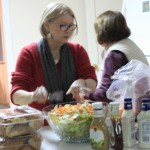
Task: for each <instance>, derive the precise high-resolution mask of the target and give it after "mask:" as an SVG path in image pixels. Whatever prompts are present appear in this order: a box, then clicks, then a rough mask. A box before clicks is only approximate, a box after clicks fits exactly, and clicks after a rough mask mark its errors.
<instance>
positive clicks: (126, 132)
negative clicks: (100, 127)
mask: <svg viewBox="0 0 150 150" xmlns="http://www.w3.org/2000/svg"><path fill="white" fill-rule="evenodd" d="M135 129H136V128H135V115H134V112H133V110H132V99H131V98H125V99H124V111H123V113H122V132H123V144H124V147H128V148H129V147H132V146H134V145H135V144H136V138H135Z"/></svg>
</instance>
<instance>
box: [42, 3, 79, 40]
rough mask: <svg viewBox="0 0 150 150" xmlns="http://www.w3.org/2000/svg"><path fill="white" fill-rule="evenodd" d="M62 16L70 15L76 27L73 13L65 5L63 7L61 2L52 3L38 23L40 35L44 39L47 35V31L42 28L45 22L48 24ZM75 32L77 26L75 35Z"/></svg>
mask: <svg viewBox="0 0 150 150" xmlns="http://www.w3.org/2000/svg"><path fill="white" fill-rule="evenodd" d="M64 14H69V15H71V16H72V17H73V18H74V21H75V23H76V25H77V20H76V17H75V15H74V12H73V11H72V9H71V8H70V7H68V6H67V5H65V4H63V3H61V2H52V3H50V4H48V5H47V6H46V9H45V11H44V13H43V15H42V18H41V22H40V33H41V35H42V36H43V37H44V38H47V34H48V33H47V30H46V28H45V26H44V23H45V22H46V21H49V22H51V21H54V20H56V19H57V18H59V17H61V16H63V15H64ZM77 31H78V25H77V30H76V33H77Z"/></svg>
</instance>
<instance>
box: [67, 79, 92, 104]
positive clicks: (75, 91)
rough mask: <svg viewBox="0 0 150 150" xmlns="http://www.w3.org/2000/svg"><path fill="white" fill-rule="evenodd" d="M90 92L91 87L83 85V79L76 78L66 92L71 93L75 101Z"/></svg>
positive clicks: (80, 99) (82, 99) (81, 99)
mask: <svg viewBox="0 0 150 150" xmlns="http://www.w3.org/2000/svg"><path fill="white" fill-rule="evenodd" d="M90 92H91V89H89V88H87V87H85V81H84V80H83V79H78V80H76V81H74V82H73V83H72V85H71V86H70V88H69V90H68V91H67V93H66V94H67V95H68V94H72V95H73V98H74V99H75V100H76V101H84V97H85V95H86V94H87V93H90Z"/></svg>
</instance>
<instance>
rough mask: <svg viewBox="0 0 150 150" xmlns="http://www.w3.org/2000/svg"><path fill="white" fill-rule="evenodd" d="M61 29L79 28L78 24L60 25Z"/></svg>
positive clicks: (72, 29)
mask: <svg viewBox="0 0 150 150" xmlns="http://www.w3.org/2000/svg"><path fill="white" fill-rule="evenodd" d="M59 27H60V30H61V31H68V30H70V31H74V30H75V29H76V28H77V25H75V24H72V25H59Z"/></svg>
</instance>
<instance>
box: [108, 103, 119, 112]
mask: <svg viewBox="0 0 150 150" xmlns="http://www.w3.org/2000/svg"><path fill="white" fill-rule="evenodd" d="M109 106H110V113H111V115H118V114H119V103H118V102H110V103H109Z"/></svg>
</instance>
